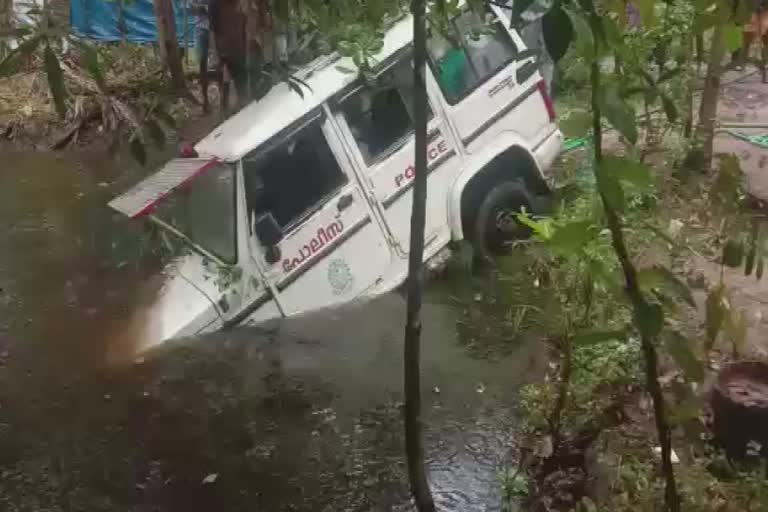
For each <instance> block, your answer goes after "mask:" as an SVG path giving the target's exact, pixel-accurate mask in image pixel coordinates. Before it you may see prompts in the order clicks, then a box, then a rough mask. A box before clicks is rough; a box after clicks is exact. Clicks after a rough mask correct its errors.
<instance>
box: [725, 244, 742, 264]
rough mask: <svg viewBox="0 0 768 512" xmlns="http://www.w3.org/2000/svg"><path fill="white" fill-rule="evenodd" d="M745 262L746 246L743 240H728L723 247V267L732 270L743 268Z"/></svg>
mask: <svg viewBox="0 0 768 512" xmlns="http://www.w3.org/2000/svg"><path fill="white" fill-rule="evenodd" d="M743 260H744V244H743V243H742V242H741V240H728V241H727V242H725V246H724V247H723V265H726V266H728V267H731V268H736V267H740V266H741V262H742V261H743Z"/></svg>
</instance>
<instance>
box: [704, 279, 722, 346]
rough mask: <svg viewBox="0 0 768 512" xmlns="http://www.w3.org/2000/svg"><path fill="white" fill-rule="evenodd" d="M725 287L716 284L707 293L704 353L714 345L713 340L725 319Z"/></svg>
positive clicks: (715, 338)
mask: <svg viewBox="0 0 768 512" xmlns="http://www.w3.org/2000/svg"><path fill="white" fill-rule="evenodd" d="M724 301H725V287H723V285H718V286H716V287H715V288H713V289H712V290H711V291H710V292H709V295H707V301H706V307H705V309H706V319H705V325H706V334H707V337H706V340H705V342H706V343H705V345H704V348H705V351H706V353H709V352H710V351H711V350H712V348H713V347H714V346H715V341H717V335H718V334H719V333H720V330H721V329H722V327H723V321H724V320H725V313H726V308H725V304H724Z"/></svg>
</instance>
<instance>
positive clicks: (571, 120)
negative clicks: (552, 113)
mask: <svg viewBox="0 0 768 512" xmlns="http://www.w3.org/2000/svg"><path fill="white" fill-rule="evenodd" d="M557 124H558V126H559V128H560V131H561V132H563V134H565V136H566V137H571V138H577V137H583V136H584V135H586V134H587V132H589V129H590V128H592V113H591V112H587V111H585V110H576V111H573V112H571V113H570V114H569V115H568V117H566V118H564V119H560V121H558V123H557Z"/></svg>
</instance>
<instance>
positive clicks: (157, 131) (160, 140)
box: [144, 119, 165, 149]
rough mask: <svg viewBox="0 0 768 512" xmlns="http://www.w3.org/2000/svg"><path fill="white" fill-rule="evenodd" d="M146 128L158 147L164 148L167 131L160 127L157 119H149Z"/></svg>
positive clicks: (145, 124)
mask: <svg viewBox="0 0 768 512" xmlns="http://www.w3.org/2000/svg"><path fill="white" fill-rule="evenodd" d="M144 129H145V130H146V132H147V134H148V135H149V138H150V139H152V142H154V143H155V146H157V148H158V149H163V148H164V147H165V132H163V129H162V128H160V125H159V124H158V123H157V121H155V120H154V119H147V120H146V121H145V122H144Z"/></svg>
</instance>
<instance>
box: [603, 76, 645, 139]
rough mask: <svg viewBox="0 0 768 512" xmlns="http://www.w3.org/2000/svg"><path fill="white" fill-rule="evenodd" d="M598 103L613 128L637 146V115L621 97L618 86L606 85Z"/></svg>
mask: <svg viewBox="0 0 768 512" xmlns="http://www.w3.org/2000/svg"><path fill="white" fill-rule="evenodd" d="M598 102H599V105H600V109H601V110H602V114H603V115H604V116H605V118H606V119H607V120H608V122H609V123H610V124H611V126H613V127H614V128H616V130H618V132H619V133H620V134H621V135H623V136H624V138H625V139H627V140H628V141H629V143H630V144H635V143H636V142H637V125H636V124H635V114H634V112H633V111H632V110H631V109H630V107H629V105H627V103H625V102H624V100H622V99H621V97H620V96H619V91H618V88H617V86H616V84H613V83H609V84H606V86H605V87H604V88H603V89H602V90H601V91H600V93H599V95H598Z"/></svg>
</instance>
